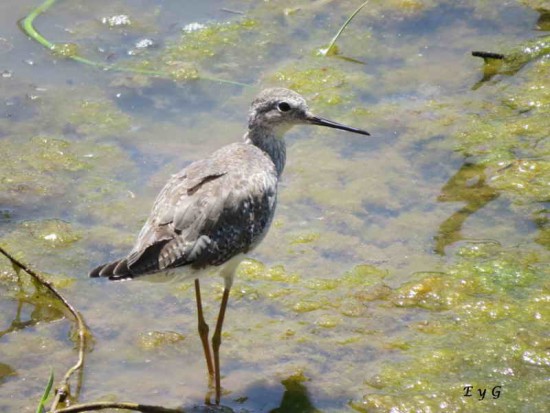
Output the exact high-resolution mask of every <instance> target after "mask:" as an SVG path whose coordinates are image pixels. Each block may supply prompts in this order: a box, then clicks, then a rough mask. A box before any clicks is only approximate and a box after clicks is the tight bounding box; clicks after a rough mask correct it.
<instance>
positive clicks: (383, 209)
mask: <svg viewBox="0 0 550 413" xmlns="http://www.w3.org/2000/svg"><path fill="white" fill-rule="evenodd" d="M38 5H39V2H36V1H29V0H25V1H18V2H8V1H4V2H1V3H0V28H1V29H0V72H1V77H0V99H1V100H0V103H1V105H0V145H1V146H0V147H1V158H2V160H1V163H0V212H1V214H0V243H1V245H2V247H3V248H5V249H7V250H9V251H10V252H11V253H12V254H13V255H14V256H16V257H17V258H18V259H20V260H22V261H23V262H25V263H27V264H28V265H30V266H32V267H33V268H35V269H36V270H39V271H40V272H41V273H43V274H44V275H45V276H46V277H47V278H48V279H49V280H51V281H52V282H53V283H54V284H55V285H56V286H57V287H58V288H59V289H60V291H62V293H64V294H65V295H66V297H67V298H68V299H69V300H70V301H71V302H72V303H73V304H74V305H75V306H76V307H77V308H78V309H79V311H80V312H81V313H82V315H83V316H84V318H85V320H86V322H87V324H88V326H89V328H90V330H91V332H92V335H93V340H92V342H91V343H90V345H89V348H88V352H87V354H86V364H85V368H84V370H83V374H82V377H81V380H80V383H76V381H74V382H73V384H72V385H73V393H74V394H73V396H74V397H75V399H76V401H78V402H92V401H99V400H111V401H114V400H131V401H136V402H141V403H147V404H159V405H163V406H169V407H180V408H182V409H187V410H190V409H192V408H193V407H194V406H197V405H199V406H200V405H202V404H203V403H204V395H205V393H206V389H207V378H206V375H205V370H206V367H205V363H204V360H203V358H202V348H201V345H200V341H199V338H198V336H197V334H196V321H195V303H194V294H193V289H192V286H191V285H188V284H173V283H147V282H141V281H136V282H125V283H116V284H112V283H108V282H103V281H98V280H90V279H88V278H87V276H86V274H87V272H88V271H89V269H90V268H92V267H93V266H95V265H97V264H99V263H101V262H104V261H107V260H109V259H112V258H115V257H117V256H119V255H121V254H124V253H125V252H126V251H128V249H129V248H130V247H131V244H132V241H133V239H134V236H135V234H136V233H137V232H138V231H139V229H140V226H141V225H142V224H143V222H144V220H145V218H146V216H147V214H148V212H149V208H150V205H151V203H152V201H153V200H154V197H155V195H156V193H157V192H158V191H159V189H160V188H161V187H162V185H163V183H164V181H165V180H166V179H167V178H168V177H169V176H170V174H171V173H174V172H176V171H177V170H178V169H180V168H181V167H183V166H185V165H187V164H188V163H189V162H191V161H192V160H195V159H198V158H200V157H203V156H206V155H207V154H209V153H210V152H212V151H213V150H215V149H216V148H218V147H220V146H221V145H224V144H227V143H230V142H233V141H235V140H238V139H240V138H241V136H242V134H243V133H244V130H245V126H246V117H247V110H248V105H249V102H250V100H251V99H252V98H253V96H254V95H255V94H256V93H257V92H258V91H259V90H261V89H262V88H264V87H268V86H284V87H290V88H293V89H295V90H297V91H298V92H300V93H303V94H304V95H305V96H306V97H307V98H308V100H309V102H310V106H311V107H312V109H313V110H314V111H315V112H317V113H319V114H320V115H322V116H326V117H329V118H331V119H334V120H337V121H341V122H344V123H348V124H351V125H355V126H358V127H362V128H365V129H367V130H369V131H370V132H371V133H372V137H371V138H367V137H363V136H359V135H357V136H355V135H348V134H345V133H340V132H337V131H334V130H320V129H317V128H313V127H305V126H304V127H297V128H295V129H294V130H293V131H292V132H290V133H289V134H288V136H287V143H288V164H287V168H286V170H285V173H284V178H283V181H282V183H281V186H280V198H279V206H278V211H277V214H276V218H275V222H274V225H273V226H272V228H271V230H270V233H269V235H268V236H267V238H266V239H265V241H264V242H263V243H262V245H261V246H260V247H259V248H258V249H257V250H256V251H254V253H253V254H252V255H251V257H250V260H248V261H246V262H244V263H243V265H242V266H241V267H240V269H239V273H238V277H237V280H236V282H235V285H234V288H233V290H232V293H231V294H232V295H231V299H230V305H229V308H228V313H227V318H226V322H225V332H224V337H223V345H222V371H223V380H222V384H223V387H224V397H223V400H222V402H223V404H224V405H225V406H227V407H228V408H229V409H232V410H234V411H242V412H270V411H276V412H314V411H323V412H334V411H338V412H340V411H342V412H344V411H348V412H352V411H358V412H378V411H380V412H387V411H400V412H401V411H403V412H409V411H422V412H429V411H433V412H436V411H449V412H472V411H476V412H477V411H479V412H489V411H502V412H520V411H525V412H535V411H543V410H544V407H543V406H544V405H545V402H546V400H545V392H547V390H546V389H547V385H546V386H545V384H546V382H545V380H546V379H547V377H548V369H549V367H550V355H549V354H548V347H549V342H548V335H547V333H548V317H549V316H550V314H549V312H548V297H549V296H548V286H549V285H548V281H547V278H546V276H547V274H548V262H549V254H548V247H549V243H550V241H549V229H548V200H549V199H550V188H549V172H550V166H549V164H548V154H549V140H548V130H549V128H550V122H549V119H550V116H549V106H550V95H549V90H550V82H549V80H548V79H550V60H549V58H548V47H549V46H548V45H549V40H548V31H547V30H548V29H549V24H548V21H549V19H548V16H549V14H548V12H549V9H550V5H549V4H548V2H546V1H536V0H533V1H527V0H525V1H517V2H516V1H507V2H503V1H497V0H491V1H485V2H478V1H473V0H471V1H470V0H463V1H435V0H434V1H430V0H425V1H420V0H392V1H385V2H382V1H372V2H371V3H370V4H369V5H368V6H367V7H366V8H364V9H363V10H362V12H361V13H360V14H359V15H358V16H357V17H356V18H355V19H354V21H353V22H352V23H351V24H350V25H349V26H348V28H347V29H346V31H345V32H344V34H343V35H342V37H341V38H340V40H339V41H338V50H339V55H337V56H329V57H322V56H319V55H318V50H319V49H321V48H323V47H326V45H327V44H328V42H329V41H330V39H331V37H332V36H333V35H334V34H335V33H336V31H337V30H338V28H339V26H340V25H341V24H342V23H343V22H344V21H345V19H346V18H347V16H349V15H350V14H351V13H352V12H353V10H354V9H355V8H356V7H357V6H358V5H359V2H337V1H314V2H308V1H300V2H283V1H281V2H252V3H251V2H245V1H238V0H234V1H231V2H220V1H205V2H201V3H200V5H199V4H197V2H179V1H160V2H159V1H149V0H141V1H121V0H114V1H110V2H106V1H95V2H80V1H73V0H59V1H57V2H56V3H55V4H53V5H52V7H51V8H50V9H49V10H48V11H47V12H46V13H44V14H43V15H41V16H40V17H38V18H37V19H36V21H35V26H36V29H37V30H38V31H39V32H40V33H41V34H42V35H43V36H44V38H45V39H47V40H48V41H49V42H52V43H55V44H56V45H57V47H56V50H55V53H52V52H50V51H48V50H47V49H45V48H44V47H42V46H41V45H40V44H38V43H37V42H34V41H32V40H30V39H28V38H27V37H26V36H25V35H24V34H23V33H22V32H21V31H20V30H19V28H18V26H17V22H18V20H19V19H21V18H22V17H24V16H25V15H26V14H28V13H29V12H30V11H31V10H32V9H33V8H35V7H37V6H38ZM472 50H487V51H493V52H502V53H505V54H507V55H508V56H512V57H511V58H510V59H509V60H508V61H506V62H503V63H501V64H496V65H493V66H491V67H489V66H486V67H485V71H484V65H483V61H482V59H478V58H474V57H471V56H470V52H471V51H472ZM74 57H83V58H85V59H88V60H89V62H95V65H91V64H88V63H86V62H84V63H82V62H78V61H75V60H74ZM106 68H109V70H106ZM153 72H154V73H153ZM215 79H218V80H215ZM220 80H222V81H220ZM225 81H230V82H239V83H243V84H246V85H248V86H239V85H235V84H231V83H228V82H225ZM203 286H204V288H203V290H204V291H203V295H204V297H203V299H204V301H205V311H206V313H207V319H208V320H211V323H212V324H213V322H214V319H215V317H216V314H217V308H218V304H219V300H220V298H221V290H222V283H221V282H220V280H218V279H217V278H216V277H212V278H211V282H206V283H203ZM0 291H1V294H0V411H1V412H4V411H5V412H31V411H35V409H36V405H37V403H38V400H39V398H40V395H41V393H42V392H43V389H44V387H45V385H46V382H47V379H48V377H49V374H50V370H51V369H53V371H54V374H55V377H56V380H58V379H59V378H60V377H61V376H62V375H63V374H64V372H65V370H66V369H67V368H68V367H69V366H70V365H71V364H72V363H73V362H74V360H75V358H76V352H75V345H74V340H73V338H74V337H73V331H72V329H71V323H70V321H69V320H68V319H67V318H66V317H65V315H64V312H63V310H62V307H61V306H60V305H59V304H58V303H56V302H55V300H53V299H52V298H51V297H49V296H48V295H47V294H45V293H44V292H43V291H42V290H41V289H37V287H36V285H34V284H33V283H32V282H31V280H30V279H29V278H28V277H27V276H26V275H25V274H24V273H21V274H19V275H18V274H17V273H16V272H15V271H14V270H13V268H12V267H11V266H10V265H9V262H8V261H7V260H6V259H4V258H2V259H0ZM469 386H471V388H470V387H469ZM465 388H466V390H465ZM468 389H470V390H468ZM478 389H481V390H483V389H487V391H486V393H485V394H484V398H483V400H479V399H480V398H481V396H480V393H479V391H478ZM468 392H471V394H472V395H471V396H468V395H467V394H468ZM481 394H483V392H482V393H481Z"/></svg>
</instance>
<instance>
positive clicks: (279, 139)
mask: <svg viewBox="0 0 550 413" xmlns="http://www.w3.org/2000/svg"><path fill="white" fill-rule="evenodd" d="M285 132H286V130H284V131H283V130H281V131H274V130H273V129H267V128H250V129H248V132H246V134H245V135H244V141H245V143H248V144H251V145H255V146H257V147H258V148H260V149H261V150H262V151H264V152H265V153H266V154H267V155H268V156H269V157H270V158H271V160H272V161H273V163H274V164H275V169H276V170H277V175H278V176H281V174H282V173H283V169H284V168H285V163H286V145H285V140H284V138H283V135H284V133H285Z"/></svg>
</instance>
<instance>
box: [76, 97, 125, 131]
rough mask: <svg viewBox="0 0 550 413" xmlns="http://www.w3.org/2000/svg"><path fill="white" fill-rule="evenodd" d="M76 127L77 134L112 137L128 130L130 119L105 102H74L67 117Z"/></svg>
mask: <svg viewBox="0 0 550 413" xmlns="http://www.w3.org/2000/svg"><path fill="white" fill-rule="evenodd" d="M67 120H68V121H69V122H71V123H72V124H74V125H76V130H77V132H78V133H82V134H85V135H107V134H108V135H112V134H117V133H121V132H125V131H126V130H128V129H129V128H130V125H131V120H130V117H129V116H128V115H126V114H124V113H123V112H121V111H120V110H116V109H115V108H114V105H113V104H112V102H107V101H106V100H91V99H83V100H81V101H80V102H76V103H75V104H74V106H73V110H71V111H70V112H69V114H68V116H67Z"/></svg>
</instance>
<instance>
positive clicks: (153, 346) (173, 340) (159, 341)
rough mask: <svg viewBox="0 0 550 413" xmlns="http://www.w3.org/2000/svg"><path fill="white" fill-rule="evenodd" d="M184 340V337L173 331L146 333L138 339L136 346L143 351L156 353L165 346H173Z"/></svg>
mask: <svg viewBox="0 0 550 413" xmlns="http://www.w3.org/2000/svg"><path fill="white" fill-rule="evenodd" d="M183 340H185V336H184V335H182V334H180V333H176V332H174V331H148V332H146V333H142V334H140V336H139V339H138V346H139V347H140V348H141V349H142V350H145V351H158V350H159V349H161V348H163V347H167V346H175V345H177V344H178V343H181V342H182V341H183Z"/></svg>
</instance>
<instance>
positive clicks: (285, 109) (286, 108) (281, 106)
mask: <svg viewBox="0 0 550 413" xmlns="http://www.w3.org/2000/svg"><path fill="white" fill-rule="evenodd" d="M277 109H279V110H280V111H281V112H288V111H289V110H290V105H289V104H288V103H286V102H281V103H279V104H278V105H277Z"/></svg>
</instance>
